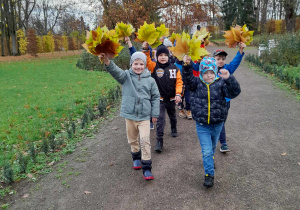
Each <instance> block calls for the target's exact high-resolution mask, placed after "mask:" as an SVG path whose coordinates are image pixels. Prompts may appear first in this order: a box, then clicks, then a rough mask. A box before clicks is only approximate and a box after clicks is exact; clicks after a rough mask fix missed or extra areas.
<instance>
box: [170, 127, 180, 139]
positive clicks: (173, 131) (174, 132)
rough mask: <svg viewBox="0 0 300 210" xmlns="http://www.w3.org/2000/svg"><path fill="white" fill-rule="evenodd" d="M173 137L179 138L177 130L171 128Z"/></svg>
mask: <svg viewBox="0 0 300 210" xmlns="http://www.w3.org/2000/svg"><path fill="white" fill-rule="evenodd" d="M171 136H172V137H174V138H175V137H177V136H178V134H177V129H176V128H171Z"/></svg>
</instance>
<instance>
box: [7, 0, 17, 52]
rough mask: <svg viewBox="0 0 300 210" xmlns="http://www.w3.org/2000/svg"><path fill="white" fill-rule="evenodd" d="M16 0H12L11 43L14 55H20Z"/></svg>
mask: <svg viewBox="0 0 300 210" xmlns="http://www.w3.org/2000/svg"><path fill="white" fill-rule="evenodd" d="M15 3H16V2H15V1H13V0H10V20H9V22H10V24H9V30H10V35H11V44H12V55H18V43H17V35H16V15H15V14H16V11H15Z"/></svg>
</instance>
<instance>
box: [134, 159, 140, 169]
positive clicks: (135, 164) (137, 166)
mask: <svg viewBox="0 0 300 210" xmlns="http://www.w3.org/2000/svg"><path fill="white" fill-rule="evenodd" d="M132 167H133V169H135V170H139V169H141V168H142V163H141V160H134V161H133V166H132Z"/></svg>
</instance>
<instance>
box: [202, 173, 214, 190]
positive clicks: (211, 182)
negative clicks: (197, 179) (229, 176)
mask: <svg viewBox="0 0 300 210" xmlns="http://www.w3.org/2000/svg"><path fill="white" fill-rule="evenodd" d="M203 186H205V187H207V188H209V187H212V186H214V176H212V175H210V174H206V175H205V180H204V183H203Z"/></svg>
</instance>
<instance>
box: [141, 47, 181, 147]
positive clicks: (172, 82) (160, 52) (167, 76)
mask: <svg viewBox="0 0 300 210" xmlns="http://www.w3.org/2000/svg"><path fill="white" fill-rule="evenodd" d="M143 49H144V53H145V54H146V55H147V67H148V69H149V70H150V71H151V73H152V75H151V76H152V77H153V78H154V79H155V81H156V84H157V86H158V89H159V93H160V113H159V117H158V120H157V125H156V140H157V141H156V146H155V151H156V152H162V150H163V137H164V129H165V124H166V121H165V110H167V113H168V115H169V118H170V124H171V136H172V137H177V136H178V134H177V118H176V110H175V103H179V102H180V101H181V92H182V80H181V74H180V71H179V69H178V68H177V67H176V66H175V65H174V64H171V63H170V61H169V50H168V49H167V47H166V46H164V45H161V46H159V47H158V48H157V51H156V58H157V62H153V61H152V60H151V58H150V55H149V50H148V49H149V45H148V43H147V42H144V43H143Z"/></svg>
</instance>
